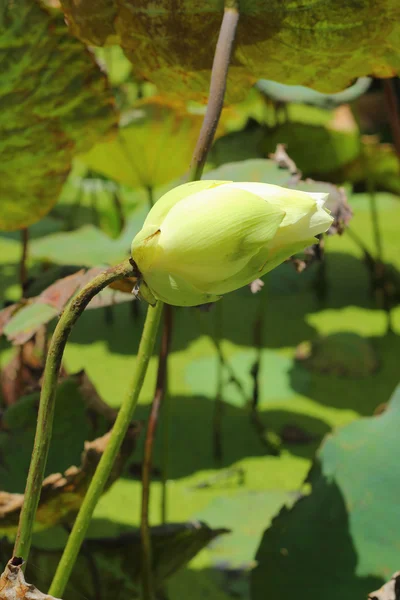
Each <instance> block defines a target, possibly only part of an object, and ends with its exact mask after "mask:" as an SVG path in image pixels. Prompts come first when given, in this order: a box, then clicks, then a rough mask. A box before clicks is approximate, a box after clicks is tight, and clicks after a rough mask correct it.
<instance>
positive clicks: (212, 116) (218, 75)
mask: <svg viewBox="0 0 400 600" xmlns="http://www.w3.org/2000/svg"><path fill="white" fill-rule="evenodd" d="M238 21H239V9H238V6H237V2H233V1H232V0H231V1H230V2H225V10H224V17H223V19H222V24H221V28H220V31H219V37H218V42H217V46H216V48H215V54H214V62H213V66H212V71H211V80H210V91H209V95H208V105H207V111H206V114H205V115H204V120H203V124H202V126H201V130H200V134H199V138H198V140H197V144H196V147H195V150H194V153H193V157H192V163H191V165H190V177H189V180H190V181H196V180H198V179H200V178H201V175H202V173H203V168H204V164H205V162H206V159H207V154H208V152H209V150H210V148H211V144H212V143H213V139H214V135H215V132H216V130H217V126H218V121H219V118H220V116H221V111H222V107H223V104H224V97H225V90H226V81H227V76H228V69H229V63H230V60H231V56H232V51H233V45H234V41H235V35H236V27H237V24H238Z"/></svg>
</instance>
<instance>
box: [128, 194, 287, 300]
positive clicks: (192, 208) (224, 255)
mask: <svg viewBox="0 0 400 600" xmlns="http://www.w3.org/2000/svg"><path fill="white" fill-rule="evenodd" d="M284 216H285V213H284V211H283V210H282V209H281V208H280V207H277V206H274V205H273V204H268V203H267V202H264V200H263V199H262V198H260V197H259V196H256V195H254V194H251V193H249V192H245V191H243V190H239V189H232V188H231V187H229V185H224V186H220V187H218V188H214V189H210V190H208V191H207V192H206V193H204V192H200V193H198V194H194V195H193V196H190V197H189V198H187V199H185V200H182V201H181V202H179V204H177V205H175V206H174V207H173V208H172V209H171V210H170V212H169V213H168V215H167V217H166V218H165V220H164V221H163V224H162V225H161V228H160V229H161V234H160V235H159V237H158V244H159V247H160V248H161V249H162V252H160V254H159V255H158V256H157V261H156V262H154V263H153V267H154V268H157V269H165V270H167V271H168V272H169V273H171V274H174V275H175V274H177V275H180V276H182V277H185V278H187V279H188V280H189V281H190V282H191V283H192V284H193V285H194V286H195V287H196V288H198V289H201V290H203V291H205V292H208V291H209V292H213V291H214V290H213V283H214V282H219V281H220V280H224V279H226V278H227V277H231V276H233V275H234V274H235V273H237V272H238V271H240V270H241V269H243V268H244V267H245V265H246V264H247V263H248V261H249V260H250V258H251V257H252V256H253V255H254V254H255V253H257V252H258V251H259V249H260V247H262V246H264V245H265V244H268V242H270V241H271V239H272V238H273V237H274V236H275V234H276V231H277V229H278V227H279V224H280V223H281V222H282V219H283V218H284ZM153 267H152V268H153ZM139 268H140V265H139Z"/></svg>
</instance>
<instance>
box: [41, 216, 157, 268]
mask: <svg viewBox="0 0 400 600" xmlns="http://www.w3.org/2000/svg"><path fill="white" fill-rule="evenodd" d="M146 213H147V209H146V207H145V206H142V207H139V208H138V209H137V210H136V211H135V212H133V213H132V214H131V216H130V218H129V219H128V222H127V224H126V227H125V229H124V231H123V232H122V234H121V235H120V237H119V238H118V239H112V238H110V237H109V236H108V235H106V234H105V233H103V231H101V229H98V228H97V227H94V226H93V225H85V226H84V227H81V228H80V229H76V230H75V231H68V232H59V233H53V234H50V235H47V236H44V237H42V238H39V239H37V240H34V241H33V242H32V243H31V246H30V252H31V256H32V257H34V258H35V259H37V260H42V261H45V262H51V263H55V264H58V265H77V266H87V267H94V266H97V265H99V264H108V265H112V264H116V263H118V262H120V261H121V260H123V259H124V258H126V257H127V256H129V252H130V246H131V243H132V240H133V238H134V236H135V235H136V233H137V232H138V231H139V230H140V228H141V226H142V225H143V221H144V219H145V216H146Z"/></svg>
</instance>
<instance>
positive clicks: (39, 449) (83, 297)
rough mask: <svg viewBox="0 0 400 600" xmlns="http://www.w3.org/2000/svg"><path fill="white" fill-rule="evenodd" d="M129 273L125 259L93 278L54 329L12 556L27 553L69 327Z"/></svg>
mask: <svg viewBox="0 0 400 600" xmlns="http://www.w3.org/2000/svg"><path fill="white" fill-rule="evenodd" d="M132 274H134V273H133V267H132V265H131V264H130V262H129V261H128V260H127V261H124V262H123V263H121V264H119V265H117V266H116V267H111V268H110V269H107V270H106V271H104V273H101V274H100V275H98V276H97V277H95V278H94V279H92V281H90V282H89V283H88V284H87V285H86V286H85V287H84V288H83V289H82V290H81V291H80V292H79V293H78V294H77V295H76V296H75V298H73V299H72V300H71V302H70V303H69V304H68V306H67V307H66V309H65V310H64V312H63V313H62V315H61V317H60V320H59V321H58V323H57V326H56V328H55V330H54V333H53V337H52V339H51V342H50V346H49V350H48V354H47V360H46V365H45V369H44V373H43V382H42V391H41V394H40V404H39V413H38V421H37V426H36V435H35V441H34V445H33V451H32V458H31V463H30V466H29V473H28V478H27V482H26V489H25V496H24V503H23V506H22V510H21V515H20V519H19V525H18V532H17V538H16V540H15V546H14V556H18V557H22V558H23V559H24V560H25V561H26V560H27V558H28V555H29V549H30V546H31V540H32V533H33V526H34V521H35V514H36V510H37V507H38V504H39V499H40V493H41V489H42V481H43V476H44V471H45V468H46V462H47V455H48V451H49V446H50V440H51V434H52V429H53V419H54V408H55V399H56V388H57V380H58V374H59V371H60V367H61V360H62V356H63V352H64V348H65V344H66V343H67V339H68V337H69V334H70V332H71V329H72V327H73V326H74V324H75V323H76V321H77V320H78V318H79V317H80V315H81V314H82V312H83V311H84V309H85V308H86V306H87V305H88V304H89V302H90V300H91V299H92V298H93V297H94V296H95V295H96V294H98V293H99V292H100V291H101V290H102V289H103V288H105V287H106V286H107V285H109V284H110V283H112V282H113V281H116V280H117V279H122V278H123V277H128V276H132Z"/></svg>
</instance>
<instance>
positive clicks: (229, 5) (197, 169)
mask: <svg viewBox="0 0 400 600" xmlns="http://www.w3.org/2000/svg"><path fill="white" fill-rule="evenodd" d="M238 20H239V10H238V2H237V0H225V10H224V16H223V19H222V23H221V28H220V32H219V36H218V42H217V45H216V48H215V53H214V61H213V66H212V70H211V81H210V91H209V97H208V105H207V110H206V114H205V115H204V120H203V124H202V127H201V130H200V134H199V137H198V140H197V144H196V147H195V150H194V153H193V157H192V162H191V166H190V173H189V181H197V180H199V179H200V178H201V176H202V173H203V169H204V165H205V162H206V158H207V154H208V152H209V150H210V148H211V145H212V142H213V139H214V135H215V131H216V129H217V126H218V121H219V118H220V116H221V111H222V107H223V103H224V97H225V90H226V81H227V76H228V69H229V63H230V60H231V55H232V50H233V44H234V40H235V34H236V27H237V24H238ZM166 327H167V324H165V325H164V334H163V337H164V336H165V328H166ZM167 362H168V350H167V352H166V355H165V367H162V366H161V364H159V373H158V377H159V375H160V370H161V368H163V369H164V368H165V370H166V369H167ZM164 393H166V390H164ZM163 470H164V473H165V470H166V464H165V463H164V469H163ZM149 484H150V482H149ZM164 494H165V482H164ZM147 502H148V498H147ZM146 510H147V512H148V507H147V509H146ZM162 513H163V518H165V496H164V498H163V507H162ZM142 517H143V505H142ZM141 534H142V547H143V551H142V591H143V600H154V594H153V592H152V581H151V580H152V564H151V539H150V531H149V528H148V526H146V524H144V526H143V523H142V527H141Z"/></svg>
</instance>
